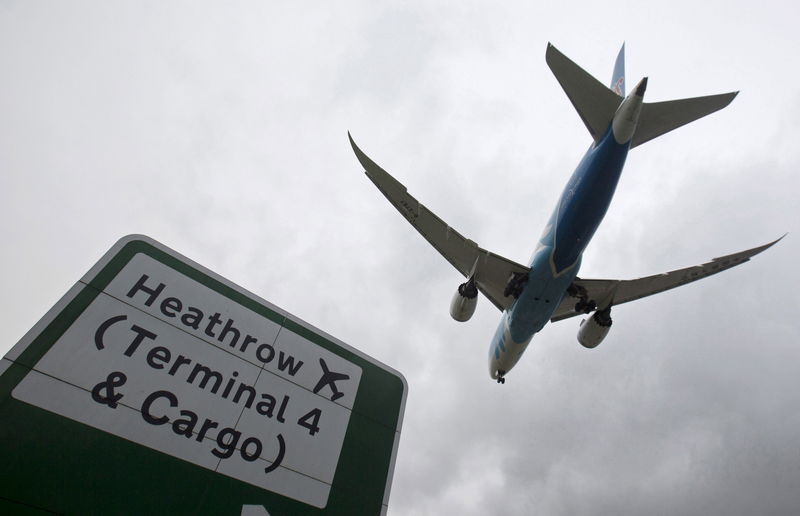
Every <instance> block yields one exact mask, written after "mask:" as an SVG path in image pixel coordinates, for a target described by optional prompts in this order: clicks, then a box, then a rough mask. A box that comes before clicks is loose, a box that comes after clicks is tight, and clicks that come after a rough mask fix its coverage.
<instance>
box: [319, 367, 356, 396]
mask: <svg viewBox="0 0 800 516" xmlns="http://www.w3.org/2000/svg"><path fill="white" fill-rule="evenodd" d="M319 365H320V366H321V367H322V377H321V378H320V379H319V381H318V382H317V386H316V387H314V394H316V393H318V392H319V391H321V390H322V389H323V388H324V387H325V386H326V385H327V386H329V387H330V388H331V391H332V392H333V395H332V396H331V401H336V400H338V399H339V398H341V397H342V396H344V393H342V392H339V389H337V388H336V382H337V381H339V380H349V379H350V375H347V374H342V373H335V372H332V371H331V370H330V369H328V364H326V363H325V361H324V360H322V359H321V358H320V359H319Z"/></svg>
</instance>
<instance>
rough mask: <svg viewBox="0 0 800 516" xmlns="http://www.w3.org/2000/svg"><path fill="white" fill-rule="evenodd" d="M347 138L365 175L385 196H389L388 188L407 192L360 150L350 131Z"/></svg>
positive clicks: (401, 184) (398, 182)
mask: <svg viewBox="0 0 800 516" xmlns="http://www.w3.org/2000/svg"><path fill="white" fill-rule="evenodd" d="M347 137H348V138H349V139H350V145H351V146H352V147H353V152H355V154H356V158H358V161H359V163H361V166H362V167H364V173H366V174H367V177H368V178H369V179H370V181H372V182H373V183H375V185H376V186H377V187H378V188H379V189H380V190H381V191H382V192H383V193H384V195H387V196H388V194H387V193H386V191H385V189H386V188H395V189H397V190H400V191H401V192H406V191H407V189H406V187H405V185H403V183H401V182H400V181H398V180H397V179H395V178H394V177H392V176H391V174H389V173H388V172H386V171H385V170H383V169H382V168H381V167H380V166H379V165H378V164H377V163H375V162H374V161H372V160H371V159H370V157H369V156H367V155H366V154H364V152H363V151H362V150H361V149H359V148H358V145H356V142H355V141H354V140H353V137H352V136H351V135H350V131H347Z"/></svg>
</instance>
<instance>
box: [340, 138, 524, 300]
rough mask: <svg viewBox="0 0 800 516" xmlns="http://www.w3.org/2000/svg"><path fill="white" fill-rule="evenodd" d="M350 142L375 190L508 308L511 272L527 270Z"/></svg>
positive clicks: (460, 270)
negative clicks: (470, 235) (455, 224)
mask: <svg viewBox="0 0 800 516" xmlns="http://www.w3.org/2000/svg"><path fill="white" fill-rule="evenodd" d="M348 137H350V145H352V146H353V151H354V152H355V153H356V157H357V158H358V161H360V162H361V165H362V166H363V167H364V169H365V172H366V174H367V177H369V179H370V180H371V181H372V182H373V183H375V186H377V187H378V190H380V191H381V193H383V195H385V196H386V198H387V199H389V202H391V203H392V204H393V205H394V207H395V208H397V211H399V212H400V214H401V215H403V217H405V219H406V220H408V222H410V223H411V225H412V226H414V229H416V230H417V231H419V233H420V234H421V235H422V236H423V237H425V240H427V241H428V242H429V243H430V244H431V245H432V246H433V247H434V248H435V249H436V250H437V251H439V253H441V255H442V256H444V257H445V259H446V260H447V261H448V262H450V264H451V265H452V266H453V267H455V268H456V270H458V272H460V273H461V274H463V275H464V277H469V276H470V275H471V274H472V273H473V272H474V274H475V283H476V285H477V286H478V290H480V291H481V292H482V293H483V295H485V296H486V297H488V298H489V300H490V301H491V302H492V303H493V304H494V305H495V306H496V307H497V308H499V309H500V310H505V309H507V308H508V307H510V306H511V305H512V304H513V302H514V301H515V298H514V297H512V296H505V295H504V291H505V288H506V285H507V284H508V281H509V279H510V278H511V276H512V275H513V274H514V273H519V274H527V273H528V271H529V270H530V269H529V268H528V267H525V266H524V265H520V264H518V263H515V262H513V261H511V260H508V259H506V258H503V257H502V256H498V255H496V254H494V253H490V252H489V251H487V250H485V249H482V248H480V247H479V246H478V244H476V243H475V242H473V241H472V240H469V239H467V238H464V236H463V235H461V233H459V232H458V231H456V230H455V229H453V228H451V227H450V226H449V225H447V223H445V222H444V221H443V220H442V219H440V218H439V217H437V216H436V215H435V214H434V213H433V212H432V211H430V210H429V209H428V208H426V207H425V206H423V205H422V203H420V202H419V201H417V200H416V199H415V198H414V197H413V196H412V195H411V194H409V193H408V190H407V189H406V187H405V186H403V185H402V184H401V183H400V182H399V181H397V180H396V179H395V178H394V177H392V176H391V175H390V174H389V173H388V172H386V171H385V170H383V169H382V168H381V167H379V166H378V165H377V164H376V163H375V162H374V161H372V160H371V159H370V158H369V156H367V155H366V154H364V153H363V152H362V151H361V149H359V148H358V146H357V145H356V143H355V142H354V141H353V138H352V137H351V136H350V134H349V133H348Z"/></svg>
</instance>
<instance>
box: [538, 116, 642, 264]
mask: <svg viewBox="0 0 800 516" xmlns="http://www.w3.org/2000/svg"><path fill="white" fill-rule="evenodd" d="M610 135H611V133H610V131H609V133H608V134H607V135H606V137H605V138H604V139H603V141H602V142H601V143H600V144H599V145H598V146H597V147H595V148H592V149H590V150H589V152H588V153H587V155H586V157H585V158H584V159H583V160H582V161H581V163H580V164H579V165H578V168H577V169H576V170H575V173H574V174H573V176H572V178H571V179H570V182H569V183H568V185H567V189H566V190H565V191H564V193H563V194H562V196H561V199H560V201H559V204H558V212H557V215H556V217H555V218H556V224H555V232H554V233H555V234H554V246H555V249H554V251H553V257H552V260H553V269H554V273H555V274H560V273H562V272H563V271H565V270H567V269H569V268H570V267H572V265H573V264H574V263H575V261H576V260H577V259H578V257H579V256H580V255H581V254H582V253H583V250H584V249H586V246H587V245H588V244H589V241H590V240H591V238H592V236H594V233H595V231H596V230H597V228H598V226H600V222H601V221H602V220H603V217H604V216H605V214H606V211H608V207H609V205H610V204H611V199H612V197H613V196H614V191H615V190H616V188H617V183H618V181H619V177H620V174H621V173H622V167H623V166H624V165H625V158H626V157H627V155H628V147H627V145H620V144H618V143H616V142H615V141H614V139H613V137H612V136H610Z"/></svg>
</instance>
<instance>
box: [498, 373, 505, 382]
mask: <svg viewBox="0 0 800 516" xmlns="http://www.w3.org/2000/svg"><path fill="white" fill-rule="evenodd" d="M505 375H506V372H505V371H497V383H503V384H504V383H506V379H505Z"/></svg>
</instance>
